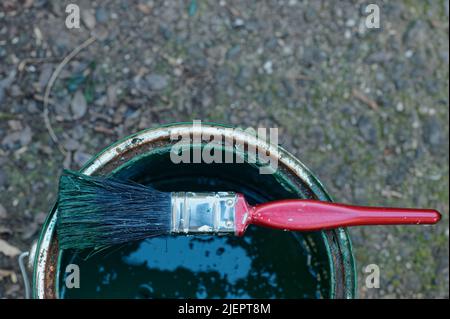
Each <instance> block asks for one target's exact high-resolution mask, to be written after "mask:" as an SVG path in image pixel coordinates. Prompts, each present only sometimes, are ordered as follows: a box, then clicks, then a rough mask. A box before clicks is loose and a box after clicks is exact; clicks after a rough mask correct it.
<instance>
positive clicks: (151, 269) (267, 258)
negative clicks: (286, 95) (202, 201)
mask: <svg viewBox="0 0 450 319" xmlns="http://www.w3.org/2000/svg"><path fill="white" fill-rule="evenodd" d="M199 135H203V136H213V135H214V136H221V137H223V143H222V142H220V141H217V140H216V141H215V142H214V144H212V143H209V142H208V141H207V140H205V139H200V140H199V139H196V136H199ZM180 136H185V137H186V136H188V137H189V140H190V143H189V145H186V146H185V148H184V149H185V150H186V149H190V150H191V151H192V153H194V152H195V151H196V150H197V151H198V150H200V151H202V150H203V149H204V148H205V146H206V145H209V147H211V145H213V148H214V149H215V150H220V151H221V152H223V154H228V155H233V158H234V159H237V158H239V159H240V160H237V161H236V162H239V163H217V162H213V163H204V162H200V163H175V162H174V161H173V158H171V152H173V149H174V145H175V144H176V143H177V142H179V140H177V139H174V137H180ZM230 140H232V141H233V144H232V145H230V144H229V143H228V142H229V141H230ZM227 141H228V142H227ZM261 150H262V151H264V152H265V153H266V154H269V156H271V157H272V158H273V159H274V160H276V163H277V167H276V168H275V169H274V170H273V173H272V174H261V171H260V168H261V167H260V166H261V165H260V163H258V161H252V160H251V159H255V158H257V152H258V151H261ZM274 162H275V161H274ZM81 172H83V173H84V174H87V175H109V176H115V177H118V178H121V179H132V180H135V181H137V182H139V183H142V184H145V185H149V186H153V187H155V188H157V189H159V190H163V191H220V190H226V191H236V192H240V193H243V194H244V195H245V197H246V198H247V199H248V201H249V202H250V203H251V204H255V203H260V202H265V201H270V200H276V199H283V198H312V199H319V200H323V201H330V200H331V199H330V196H329V195H328V194H327V193H326V191H325V190H324V188H323V186H322V185H321V184H320V182H319V181H318V180H317V178H316V177H314V176H313V175H312V174H311V172H310V171H309V170H308V169H307V168H306V167H305V166H304V165H303V164H302V163H301V162H300V161H299V160H298V159H296V158H295V157H294V156H293V155H291V154H289V153H288V152H287V151H285V150H284V149H282V148H281V147H278V146H277V147H274V146H273V145H271V144H270V143H268V142H265V141H262V140H260V139H257V138H256V137H255V136H254V135H252V134H251V133H249V132H246V131H243V130H232V129H230V128H228V127H225V126H220V125H216V124H207V125H206V124H202V125H201V127H198V126H195V125H192V123H180V124H171V125H167V126H163V127H159V128H154V129H148V130H145V131H142V132H139V133H137V134H134V135H132V136H129V137H127V138H125V139H123V140H121V141H119V142H117V143H115V144H113V145H111V146H109V147H107V148H106V149H105V150H103V151H101V152H100V153H99V154H97V155H96V156H94V157H93V158H92V159H91V160H90V161H89V162H88V163H87V164H86V165H85V166H84V167H83V168H82V169H81ZM57 219H58V207H57V205H55V207H54V208H53V209H52V211H51V212H50V214H49V216H48V218H47V221H46V223H45V225H44V227H43V229H42V231H41V234H40V238H39V240H38V242H37V243H36V245H35V247H34V248H33V249H32V253H31V254H30V258H31V263H32V277H33V279H32V283H31V294H32V297H34V298H353V297H355V290H356V273H355V265H354V259H353V255H352V248H351V243H350V238H349V235H348V233H347V231H346V230H345V229H343V228H338V229H334V230H327V231H320V232H310V233H295V232H285V231H279V230H270V229H265V228H259V227H256V226H251V227H250V228H249V229H248V230H247V232H246V233H245V235H244V236H243V237H218V236H167V237H156V238H149V239H146V240H143V241H139V242H132V243H129V244H126V245H122V246H118V247H111V248H108V249H106V250H103V251H99V252H95V253H92V251H70V250H67V251H63V250H60V249H59V248H58V240H57V229H56V222H57ZM73 265H75V266H76V267H78V269H79V287H78V288H77V287H71V286H70V285H67V279H68V276H69V275H70V274H71V271H70V269H73ZM71 267H72V268H71Z"/></svg>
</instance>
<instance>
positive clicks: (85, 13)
mask: <svg viewBox="0 0 450 319" xmlns="http://www.w3.org/2000/svg"><path fill="white" fill-rule="evenodd" d="M81 19H82V20H83V23H84V24H85V26H86V27H87V28H88V29H90V30H92V29H94V28H95V25H96V23H97V21H96V20H95V16H94V15H93V14H92V12H91V10H82V11H81Z"/></svg>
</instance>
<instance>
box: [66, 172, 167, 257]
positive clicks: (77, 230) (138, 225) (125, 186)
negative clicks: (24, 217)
mask: <svg viewBox="0 0 450 319" xmlns="http://www.w3.org/2000/svg"><path fill="white" fill-rule="evenodd" d="M170 209H171V196H170V193H164V192H160V191H157V190H155V189H153V188H150V187H146V186H143V185H140V184H137V183H134V182H131V181H121V180H117V179H112V178H105V177H93V176H87V175H83V174H81V173H78V172H73V171H68V170H65V171H64V172H63V174H62V176H61V178H60V181H59V197H58V218H57V221H58V222H57V223H58V224H57V233H58V239H59V246H60V248H62V249H69V248H71V249H84V248H95V247H104V246H110V245H117V244H122V243H126V242H129V241H134V240H139V239H144V238H147V237H152V236H158V235H163V234H167V233H169V231H170V216H171V215H170V211H171V210H170Z"/></svg>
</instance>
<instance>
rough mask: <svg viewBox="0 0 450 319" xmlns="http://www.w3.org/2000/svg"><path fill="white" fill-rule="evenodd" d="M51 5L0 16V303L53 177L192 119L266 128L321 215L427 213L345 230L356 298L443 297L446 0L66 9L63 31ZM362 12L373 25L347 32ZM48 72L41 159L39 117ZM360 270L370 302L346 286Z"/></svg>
mask: <svg viewBox="0 0 450 319" xmlns="http://www.w3.org/2000/svg"><path fill="white" fill-rule="evenodd" d="M67 3H69V2H65V1H60V0H21V1H19V0H2V1H1V2H0V298H22V297H23V294H24V291H23V284H22V279H21V277H20V272H19V268H18V265H17V253H18V252H19V251H25V250H28V249H29V247H30V245H31V243H32V242H33V240H35V239H36V238H37V236H38V233H39V229H40V227H41V225H42V223H43V221H44V219H45V216H46V214H47V212H48V210H49V208H50V207H51V206H52V204H53V203H54V201H55V198H56V189H57V180H58V178H57V177H58V175H59V174H60V172H61V170H62V168H63V167H68V168H72V169H76V168H79V167H80V165H82V164H83V163H84V162H85V161H86V160H87V159H89V157H90V156H91V155H93V154H96V153H97V152H99V151H100V150H102V149H103V148H104V147H106V146H107V145H108V144H110V143H112V142H114V141H116V140H118V139H119V138H121V137H124V136H127V135H129V134H131V133H134V132H136V131H138V130H141V129H144V128H149V127H155V126H158V125H160V124H165V123H170V122H179V121H190V120H193V119H200V120H203V121H212V122H220V123H227V124H232V125H239V126H242V127H254V128H257V127H267V128H269V127H278V128H279V132H280V143H281V144H282V145H283V147H285V148H286V149H287V150H289V151H290V152H292V153H293V154H295V155H296V156H297V157H298V158H299V159H301V160H302V161H303V162H304V163H305V164H306V165H307V166H308V167H309V168H310V169H311V170H312V171H313V172H315V173H316V174H317V176H318V177H319V178H320V179H321V181H322V182H323V183H324V184H325V186H326V188H327V189H328V190H329V192H330V193H331V194H332V195H333V197H334V199H335V200H336V201H340V202H348V203H354V204H367V205H380V206H389V205H392V206H413V207H432V208H437V209H439V210H440V211H441V212H442V213H443V216H444V218H443V221H442V222H441V223H440V224H439V225H437V226H410V227H401V226H398V227H397V226H395V227H367V228H359V229H351V230H350V232H351V237H352V240H353V244H354V250H355V256H356V260H357V266H358V276H359V297H361V298H448V297H449V220H448V212H449V165H448V163H449V146H448V140H449V139H448V137H449V92H448V88H449V40H448V36H449V23H448V21H449V2H448V0H427V1H422V0H404V1H380V0H374V1H369V2H368V1H329V0H323V1H320V0H314V1H313V0H309V1H306V0H279V1H258V2H256V1H255V2H253V1H242V0H236V1H228V0H221V1H200V0H198V1H195V0H187V1H143V0H133V1H129V0H117V1H113V0H110V1H108V0H106V1H75V0H73V1H70V3H76V4H78V5H79V6H80V8H81V26H80V29H68V28H66V26H65V20H66V16H67V14H66V13H65V9H66V4H67ZM368 3H375V4H377V5H378V6H379V8H380V18H381V20H380V28H379V29H367V28H366V27H365V21H366V15H367V14H366V13H365V8H366V6H367V4H368ZM90 37H94V39H95V41H94V42H93V43H90V44H89V45H87V47H86V48H83V49H81V50H80V52H79V53H77V54H76V55H75V56H74V57H73V58H71V59H69V61H68V63H67V64H66V65H65V66H64V68H62V70H61V72H57V73H54V72H55V70H57V68H58V65H61V62H62V61H63V59H64V58H65V57H67V56H68V55H69V54H70V52H71V51H72V50H73V49H75V48H76V47H77V46H79V45H81V44H82V43H83V42H84V41H86V40H87V39H89V38H90ZM52 74H57V77H56V78H54V79H55V81H54V84H53V85H52V87H51V91H50V95H49V100H48V119H49V123H50V125H47V126H49V127H51V128H52V129H53V130H54V134H55V136H56V138H57V139H58V141H59V147H58V145H56V144H55V143H54V141H53V140H52V138H51V136H50V134H49V132H48V127H47V126H46V124H45V121H44V116H43V114H44V113H45V108H44V99H45V91H46V88H47V87H48V85H49V82H50V83H51V82H52ZM59 148H61V149H62V150H64V152H65V153H67V154H66V155H63V154H62V153H61V151H60V150H59ZM372 263H374V264H377V265H379V266H380V270H381V283H380V288H379V289H367V288H365V285H364V282H365V277H364V276H365V274H364V272H363V269H364V267H365V266H366V265H368V264H372Z"/></svg>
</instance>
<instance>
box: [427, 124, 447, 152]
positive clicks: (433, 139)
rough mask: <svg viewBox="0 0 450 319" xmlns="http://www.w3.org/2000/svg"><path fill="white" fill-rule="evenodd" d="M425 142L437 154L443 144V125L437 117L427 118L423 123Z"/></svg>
mask: <svg viewBox="0 0 450 319" xmlns="http://www.w3.org/2000/svg"><path fill="white" fill-rule="evenodd" d="M422 137H423V141H424V143H425V144H427V145H428V146H429V147H430V150H431V151H432V152H437V151H438V150H439V149H440V145H441V144H442V140H443V138H442V128H441V123H440V122H439V121H438V120H437V118H436V117H434V116H433V117H430V118H427V119H426V120H425V121H424V123H423V133H422Z"/></svg>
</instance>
